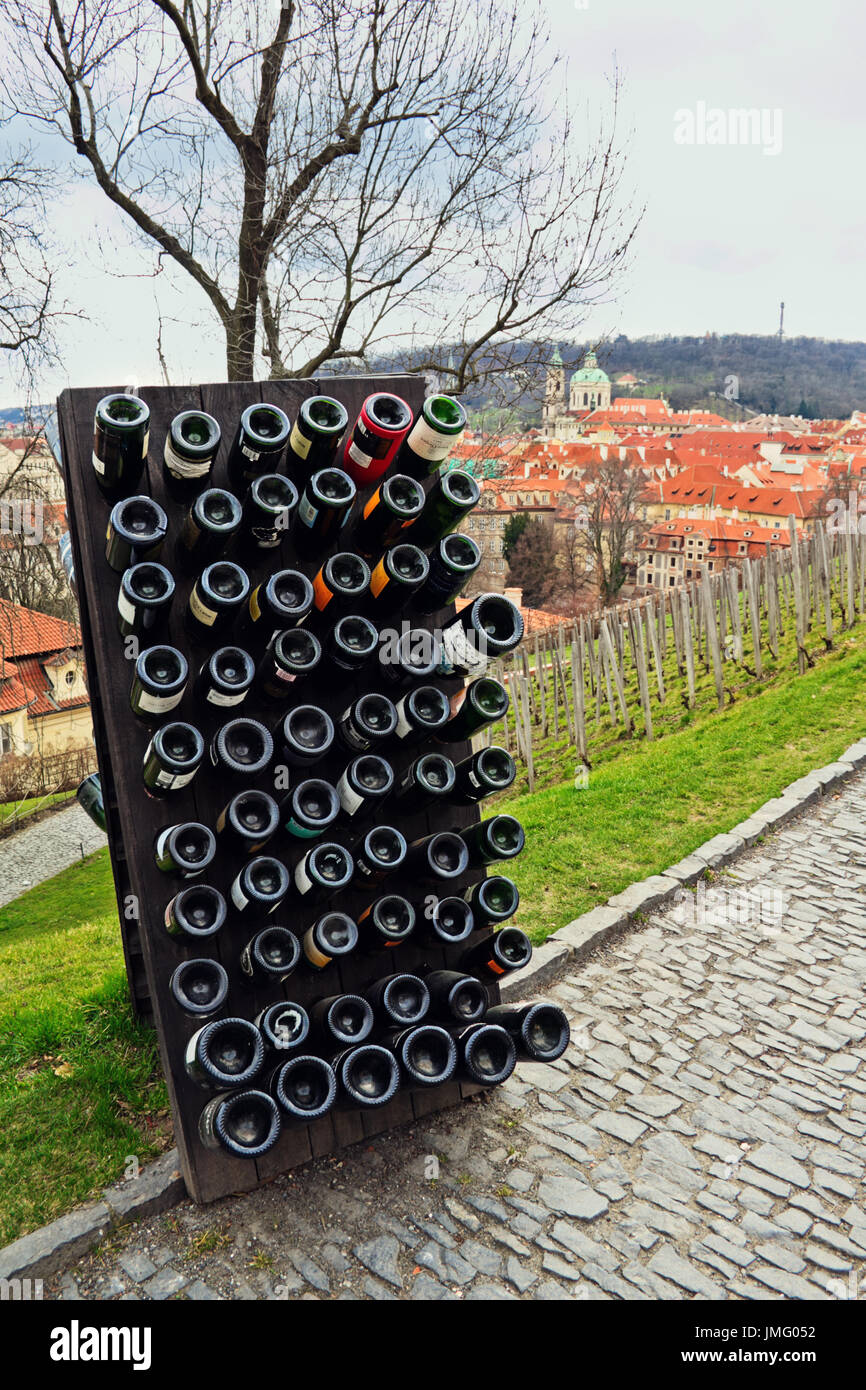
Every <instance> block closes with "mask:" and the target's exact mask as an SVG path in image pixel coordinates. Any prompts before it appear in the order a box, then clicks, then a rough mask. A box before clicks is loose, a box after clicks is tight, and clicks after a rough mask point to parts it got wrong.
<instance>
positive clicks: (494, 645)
mask: <svg viewBox="0 0 866 1390" xmlns="http://www.w3.org/2000/svg"><path fill="white" fill-rule="evenodd" d="M522 639H523V619H522V618H521V616H520V609H519V608H518V607H517V605H516V604H514V603H512V602H511V599H510V598H506V597H505V596H504V594H481V595H479V597H478V598H476V599H473V600H472V602H471V603H468V604H467V605H466V607H465V608H461V609H460V612H459V613H456V614H455V615H454V617H453V618H452V619H451V620H450V622H447V623H446V624H445V626H444V627H443V629H442V659H441V661H440V664H439V671H440V673H441V674H442V675H443V676H454V675H457V676H480V675H483V673H484V672H485V671H486V669H487V665H488V663H489V662H491V661H493V660H494V659H495V658H496V657H499V656H504V655H505V654H506V652H510V651H513V649H514V648H515V647H516V646H517V644H518V642H520V641H522Z"/></svg>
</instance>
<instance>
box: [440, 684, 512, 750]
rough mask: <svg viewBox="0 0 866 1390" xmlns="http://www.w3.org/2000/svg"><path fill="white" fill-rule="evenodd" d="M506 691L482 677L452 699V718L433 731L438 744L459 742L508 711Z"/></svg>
mask: <svg viewBox="0 0 866 1390" xmlns="http://www.w3.org/2000/svg"><path fill="white" fill-rule="evenodd" d="M508 704H509V700H508V691H507V690H506V689H505V686H504V685H503V684H502V682H501V681H498V680H494V679H493V677H492V676H481V677H480V678H479V679H478V680H474V681H471V682H470V684H469V685H466V686H461V687H460V689H459V690H457V691H455V693H454V694H453V695H452V696H451V711H450V715H451V717H450V718H449V720H448V721H447V723H445V724H443V725H442V727H441V729H438V730H437V731H436V735H435V736H436V738H437V740H438V741H439V743H459V742H461V740H463V739H464V738H472V736H473V734H477V733H478V732H479V731H480V730H481V729H486V728H489V726H490V725H491V724H495V723H496V721H497V720H499V719H504V717H505V715H506V713H507V712H508Z"/></svg>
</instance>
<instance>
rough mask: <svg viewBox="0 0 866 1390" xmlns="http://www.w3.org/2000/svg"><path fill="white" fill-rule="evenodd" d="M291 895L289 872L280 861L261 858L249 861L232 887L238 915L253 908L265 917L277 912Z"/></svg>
mask: <svg viewBox="0 0 866 1390" xmlns="http://www.w3.org/2000/svg"><path fill="white" fill-rule="evenodd" d="M288 891H289V871H288V869H287V868H286V866H285V864H283V863H281V862H280V860H279V859H274V857H273V856H272V855H270V854H259V855H257V856H256V857H255V858H254V859H249V860H247V862H246V864H244V866H243V868H242V869H241V870H240V872H239V873H238V875H237V877H236V879H235V881H234V883H233V884H232V886H231V892H230V897H231V900H232V902H233V903H234V905H235V907H236V909H237V911H238V912H243V911H244V910H245V909H246V908H248V907H249V906H250V905H252V907H253V909H254V911H255V912H257V913H260V914H261V915H262V916H264V915H265V914H266V913H268V912H274V911H275V910H276V908H278V907H279V905H280V903H281V902H282V901H283V898H284V897H285V896H286V894H287V893H288Z"/></svg>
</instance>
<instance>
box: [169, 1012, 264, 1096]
mask: <svg viewBox="0 0 866 1390" xmlns="http://www.w3.org/2000/svg"><path fill="white" fill-rule="evenodd" d="M264 1060H265V1044H264V1040H263V1038H262V1035H261V1033H260V1032H259V1030H258V1028H257V1027H256V1025H255V1024H254V1023H252V1022H251V1021H250V1019H248V1018H218V1019H216V1020H215V1021H214V1022H213V1023H206V1024H205V1025H204V1027H203V1028H199V1030H198V1032H197V1033H193V1035H192V1037H191V1038H190V1040H189V1042H188V1043H187V1045H186V1051H185V1053H184V1069H185V1071H186V1074H187V1076H188V1077H189V1079H190V1080H191V1081H194V1082H195V1083H196V1085H198V1086H206V1087H208V1088H209V1089H213V1088H215V1087H228V1086H246V1085H248V1083H249V1082H250V1081H252V1080H253V1078H254V1077H255V1076H257V1075H258V1073H259V1072H260V1071H261V1067H262V1063H263V1062H264Z"/></svg>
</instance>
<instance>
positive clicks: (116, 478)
mask: <svg viewBox="0 0 866 1390" xmlns="http://www.w3.org/2000/svg"><path fill="white" fill-rule="evenodd" d="M149 442H150V407H149V406H146V405H145V403H144V401H143V400H141V399H140V398H139V397H138V396H133V395H127V394H125V393H119V394H117V395H113V396H103V398H102V400H101V401H100V402H99V404H98V405H97V407H96V411H95V413H94V416H93V460H92V461H93V472H94V476H95V478H96V481H97V483H98V484H99V486H100V488H101V489H102V491H103V492H104V493H105V494H106V496H109V497H119V496H122V495H124V494H127V495H128V494H129V493H131V492H134V491H135V489H136V488H137V487H138V484H139V481H140V479H141V475H142V472H143V471H144V461H145V459H146V458H147V446H148V443H149Z"/></svg>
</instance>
